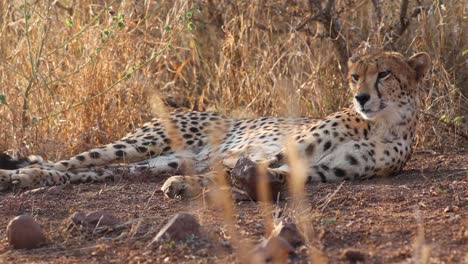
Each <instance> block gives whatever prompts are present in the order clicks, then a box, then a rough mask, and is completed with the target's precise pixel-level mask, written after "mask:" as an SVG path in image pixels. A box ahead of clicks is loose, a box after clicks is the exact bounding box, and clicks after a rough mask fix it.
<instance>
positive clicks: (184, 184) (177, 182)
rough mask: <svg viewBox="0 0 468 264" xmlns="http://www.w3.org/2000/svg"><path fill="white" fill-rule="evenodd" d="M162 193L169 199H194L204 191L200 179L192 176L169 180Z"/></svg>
mask: <svg viewBox="0 0 468 264" xmlns="http://www.w3.org/2000/svg"><path fill="white" fill-rule="evenodd" d="M161 191H162V192H163V193H164V195H166V196H167V197H169V198H178V199H182V198H192V197H195V196H197V195H199V194H200V193H201V191H202V188H201V186H200V182H199V179H198V178H197V177H190V176H172V177H170V178H169V179H167V180H166V181H165V182H164V184H163V186H162V187H161Z"/></svg>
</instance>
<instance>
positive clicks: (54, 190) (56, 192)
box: [47, 185, 63, 195]
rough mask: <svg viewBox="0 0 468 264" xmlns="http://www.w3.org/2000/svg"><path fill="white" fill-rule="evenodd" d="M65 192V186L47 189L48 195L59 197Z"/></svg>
mask: <svg viewBox="0 0 468 264" xmlns="http://www.w3.org/2000/svg"><path fill="white" fill-rule="evenodd" d="M62 192H63V185H57V186H52V187H50V188H49V189H47V194H52V195H59V194H61V193H62Z"/></svg>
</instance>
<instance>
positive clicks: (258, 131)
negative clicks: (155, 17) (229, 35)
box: [0, 52, 430, 197]
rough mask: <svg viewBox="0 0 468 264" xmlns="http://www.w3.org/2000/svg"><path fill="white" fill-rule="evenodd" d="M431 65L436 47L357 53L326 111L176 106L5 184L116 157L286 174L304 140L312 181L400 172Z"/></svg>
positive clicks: (180, 184)
mask: <svg viewBox="0 0 468 264" xmlns="http://www.w3.org/2000/svg"><path fill="white" fill-rule="evenodd" d="M429 67H430V58H429V56H428V55H427V54H426V53H419V54H416V55H414V56H413V57H411V58H410V59H405V58H404V57H403V56H402V55H401V54H398V53H393V52H383V53H378V54H372V55H363V56H359V57H353V58H352V59H351V60H350V61H349V75H348V76H349V77H348V78H349V83H350V87H351V90H352V94H353V96H354V100H353V107H352V108H349V109H345V110H343V111H341V112H337V113H334V114H332V115H330V116H328V117H326V118H324V119H312V118H276V117H260V118H256V119H232V118H229V117H226V116H223V115H220V114H216V113H209V112H180V111H179V112H174V113H171V114H170V115H168V116H161V117H159V118H155V119H153V120H151V121H150V122H148V123H146V124H144V125H143V126H142V127H141V128H139V129H137V130H136V131H134V132H133V133H130V134H128V135H127V136H125V137H124V138H122V139H120V140H118V141H116V142H113V143H111V144H108V145H105V146H101V147H97V148H94V149H92V150H89V151H87V152H84V153H81V154H79V155H77V156H75V157H72V158H70V159H68V160H63V161H59V162H56V163H42V164H40V165H33V166H29V167H26V168H21V169H19V170H0V188H1V189H8V188H11V187H12V186H15V187H19V188H27V187H34V186H50V185H57V184H65V183H70V182H88V181H101V180H103V179H105V178H108V177H114V176H115V175H116V174H117V173H116V170H114V169H113V167H112V166H111V164H118V163H120V164H122V163H126V164H128V165H127V166H128V168H130V169H138V168H142V167H143V168H147V169H149V170H151V171H152V172H153V173H154V174H156V175H159V174H162V173H169V174H176V173H177V172H180V171H181V169H182V168H185V169H184V171H187V170H186V168H188V167H190V168H192V171H191V172H192V173H193V174H194V175H195V174H202V173H205V174H206V173H208V172H209V171H210V170H212V168H213V166H215V165H214V164H215V163H216V162H222V163H223V164H224V165H225V166H227V167H231V168H232V167H233V166H234V165H235V163H236V161H237V160H238V159H239V158H240V157H242V156H248V157H250V158H251V159H252V160H254V161H256V162H266V164H269V165H268V166H269V167H268V168H267V172H268V173H269V175H270V176H272V177H273V178H276V179H278V181H281V182H284V183H285V182H287V181H288V179H289V176H290V168H289V161H288V160H289V155H288V154H290V153H291V152H290V151H286V150H287V149H288V147H289V146H296V148H295V151H296V152H297V154H298V157H299V158H300V159H301V160H303V161H305V164H306V165H307V168H306V170H307V179H306V180H307V181H308V182H314V181H321V182H330V181H341V180H347V179H367V178H371V177H383V176H388V175H391V174H394V173H397V172H399V171H400V170H401V169H402V168H403V166H404V165H405V162H406V161H407V160H408V159H409V157H410V155H411V152H412V149H413V145H414V136H415V135H414V134H415V126H416V116H417V112H418V109H419V106H418V105H419V102H418V88H417V84H418V83H419V81H420V80H421V79H422V76H423V75H424V74H425V73H426V71H427V70H428V68H429ZM122 166H123V165H118V167H119V168H121V167H122ZM208 175H209V173H208ZM210 182H211V181H210V177H209V176H173V177H171V178H169V179H168V180H167V181H166V182H165V184H164V185H163V187H162V190H163V191H164V192H165V193H166V195H167V196H169V197H175V196H192V195H195V194H197V193H198V192H199V190H200V188H199V187H200V186H206V185H209V184H210Z"/></svg>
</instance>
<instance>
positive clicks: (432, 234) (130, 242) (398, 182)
mask: <svg viewBox="0 0 468 264" xmlns="http://www.w3.org/2000/svg"><path fill="white" fill-rule="evenodd" d="M467 176H468V153H467V152H461V153H455V154H444V155H442V154H435V153H429V152H420V153H416V154H415V155H414V156H413V158H412V160H411V161H410V162H409V164H408V165H407V166H406V168H405V170H404V172H402V173H401V174H400V175H398V176H395V177H392V178H388V179H380V180H379V179H374V180H368V181H361V182H345V183H344V184H343V185H340V183H336V184H329V183H328V184H315V185H313V186H309V187H308V192H307V195H308V197H307V199H308V201H309V204H308V206H307V207H308V209H307V210H305V211H302V212H299V213H301V214H302V215H305V216H306V219H307V222H306V223H303V224H305V225H306V226H307V227H308V228H311V230H313V233H311V234H310V235H309V243H307V245H303V246H300V247H298V248H296V250H295V254H291V255H290V257H289V261H290V262H293V263H306V262H308V261H309V260H310V256H311V255H314V254H315V255H317V254H318V255H322V257H324V259H325V260H328V263H349V262H352V259H350V258H349V257H346V256H347V255H346V252H347V251H348V252H349V251H351V250H352V251H354V252H356V254H358V255H359V256H360V258H363V259H364V262H365V263H410V262H411V260H416V261H417V260H421V259H423V258H424V257H422V255H424V252H428V254H429V263H468V253H467V252H468V207H467V205H468V177H467ZM163 182H164V179H163V178H150V177H143V176H142V177H138V178H132V179H128V178H127V179H122V180H119V181H117V182H109V183H101V184H81V185H73V186H69V187H66V188H64V189H63V190H62V191H59V192H42V193H34V194H31V193H29V194H28V193H25V192H18V193H3V194H0V212H1V213H0V238H1V240H0V262H2V263H24V262H29V263H32V262H36V263H39V262H40V263H44V262H47V263H50V262H52V263H64V262H66V263H113V262H118V263H120V262H123V263H127V262H129V263H137V262H156V263H159V262H164V263H180V262H191V263H229V262H235V261H238V260H239V258H238V256H239V254H244V255H245V254H246V252H245V251H246V250H249V249H251V248H252V247H253V245H254V244H256V243H258V242H259V241H260V240H261V239H262V238H263V237H264V235H265V221H264V219H263V218H262V216H261V214H260V213H259V212H260V209H261V208H260V204H259V203H254V202H250V201H242V202H237V203H236V204H235V210H236V213H235V214H236V220H235V222H236V224H235V227H234V228H235V229H236V230H237V233H236V234H237V235H238V236H239V240H238V243H235V241H232V240H231V239H230V237H229V234H228V232H227V230H228V226H227V225H226V224H225V222H224V221H223V214H222V213H223V210H221V209H219V208H212V207H211V208H210V205H209V204H207V203H206V202H203V201H201V200H200V199H198V200H190V201H179V200H171V199H168V198H165V197H164V196H163V194H161V193H159V192H157V190H159V188H160V187H161V185H162V183H163ZM78 210H81V211H85V212H90V211H95V210H105V211H108V212H111V213H112V214H113V215H115V216H117V217H118V218H119V219H120V220H121V225H120V226H119V227H117V228H115V229H114V230H110V231H109V232H106V233H101V232H94V233H93V232H90V231H78V230H74V231H70V230H67V228H66V227H67V219H68V218H69V216H70V215H71V214H72V213H73V212H75V211H78ZM294 210H295V209H292V208H291V206H290V200H288V199H286V200H285V201H282V202H280V203H279V204H278V205H276V206H275V210H274V211H276V212H279V211H281V212H282V215H287V214H288V213H289V211H291V213H292V211H294ZM178 212H190V213H193V214H194V215H196V216H197V217H198V218H199V221H200V223H201V225H202V227H203V230H204V234H205V235H204V236H203V237H201V238H200V237H195V238H192V239H189V240H187V241H185V242H178V243H172V242H165V243H159V242H158V243H153V244H150V242H151V240H152V238H153V237H154V236H155V234H156V233H157V232H158V230H159V229H160V228H161V226H162V225H164V224H165V222H167V221H168V219H170V218H171V217H172V216H173V215H174V214H176V213H178ZM295 213H298V212H295ZM21 214H30V215H33V216H34V217H35V218H36V219H37V221H38V222H39V223H40V224H41V226H42V227H43V228H44V230H45V231H46V233H47V237H48V244H46V245H44V246H42V247H40V248H38V249H34V250H14V249H12V248H11V247H10V246H9V245H8V243H7V240H6V232H5V229H6V226H7V223H8V222H9V221H10V220H11V219H12V218H13V217H15V216H17V215H21ZM272 215H273V213H272ZM418 234H419V236H418ZM239 244H240V245H241V247H240V248H243V249H240V248H239ZM312 247H313V248H314V250H312ZM241 250H243V251H241ZM425 250H426V251H425ZM311 252H316V253H314V254H311Z"/></svg>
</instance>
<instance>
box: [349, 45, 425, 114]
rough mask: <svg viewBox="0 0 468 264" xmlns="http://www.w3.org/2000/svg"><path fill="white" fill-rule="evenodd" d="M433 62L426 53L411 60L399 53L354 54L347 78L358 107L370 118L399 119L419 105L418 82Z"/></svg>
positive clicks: (350, 61) (358, 110)
mask: <svg viewBox="0 0 468 264" xmlns="http://www.w3.org/2000/svg"><path fill="white" fill-rule="evenodd" d="M430 64H431V59H430V57H429V55H428V54H427V53H418V54H416V55H414V56H412V57H411V58H409V59H406V58H405V57H403V55H401V54H399V53H396V52H380V53H377V54H371V55H362V56H357V57H352V58H351V59H350V60H349V62H348V66H349V77H348V78H349V83H350V87H351V89H352V92H353V96H354V99H353V104H354V108H355V110H356V111H357V112H358V113H360V114H361V115H362V116H363V118H365V119H368V120H377V119H382V120H386V121H387V122H392V121H395V122H400V121H401V120H400V119H402V118H405V115H406V113H405V112H408V111H412V112H414V110H415V107H417V105H416V104H417V97H418V89H417V84H418V82H419V81H420V80H421V79H422V77H423V76H424V74H425V73H426V72H427V70H428V69H429V67H430Z"/></svg>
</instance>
